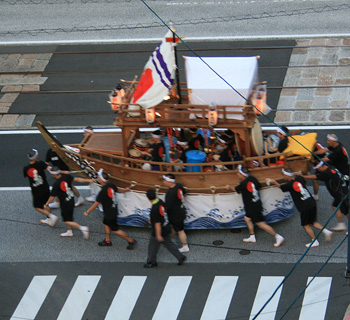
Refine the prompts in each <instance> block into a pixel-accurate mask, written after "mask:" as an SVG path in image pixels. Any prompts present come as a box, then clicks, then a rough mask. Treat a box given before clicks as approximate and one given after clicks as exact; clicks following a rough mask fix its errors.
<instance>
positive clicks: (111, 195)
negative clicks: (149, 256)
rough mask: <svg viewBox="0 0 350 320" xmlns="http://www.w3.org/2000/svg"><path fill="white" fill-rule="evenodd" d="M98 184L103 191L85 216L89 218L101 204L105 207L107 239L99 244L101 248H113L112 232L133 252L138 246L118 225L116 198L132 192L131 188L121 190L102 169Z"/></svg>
mask: <svg viewBox="0 0 350 320" xmlns="http://www.w3.org/2000/svg"><path fill="white" fill-rule="evenodd" d="M97 176H98V178H97V179H98V182H99V183H100V184H101V186H102V188H101V191H100V192H99V193H98V195H97V197H96V201H95V203H94V204H93V205H92V206H91V207H90V208H89V209H88V210H86V211H85V212H84V216H85V217H87V216H88V215H89V213H90V212H92V211H93V210H95V209H96V208H97V207H98V206H99V205H100V204H101V205H102V207H103V226H104V229H105V233H106V237H105V239H104V240H103V241H101V242H99V243H98V245H99V246H100V247H110V246H112V242H111V232H113V233H114V234H116V235H117V236H118V237H120V238H122V239H123V240H125V241H127V242H128V246H127V247H126V248H127V249H128V250H133V249H134V248H135V245H136V240H134V239H132V238H130V237H129V236H128V235H127V233H126V232H124V231H123V230H120V228H119V225H118V221H117V219H118V213H119V211H118V203H117V200H116V198H115V194H116V193H117V192H118V193H124V192H128V191H130V189H129V188H126V189H124V190H120V189H119V188H117V187H116V186H115V185H114V184H113V183H111V182H109V175H108V174H107V173H106V172H103V169H100V170H99V171H98V173H97Z"/></svg>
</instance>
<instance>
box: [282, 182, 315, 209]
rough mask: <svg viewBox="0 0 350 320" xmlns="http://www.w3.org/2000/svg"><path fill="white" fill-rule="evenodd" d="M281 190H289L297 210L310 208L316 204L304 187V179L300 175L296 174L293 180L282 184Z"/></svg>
mask: <svg viewBox="0 0 350 320" xmlns="http://www.w3.org/2000/svg"><path fill="white" fill-rule="evenodd" d="M281 190H282V191H283V192H288V191H289V192H290V195H291V196H292V198H293V201H294V204H295V206H296V207H297V209H298V210H299V211H304V210H305V209H309V208H312V207H314V206H315V205H316V201H315V199H314V198H313V197H312V196H311V194H310V191H309V190H308V189H307V188H306V181H305V179H304V178H303V177H301V176H296V177H295V179H294V180H291V181H288V182H287V183H284V184H282V185H281Z"/></svg>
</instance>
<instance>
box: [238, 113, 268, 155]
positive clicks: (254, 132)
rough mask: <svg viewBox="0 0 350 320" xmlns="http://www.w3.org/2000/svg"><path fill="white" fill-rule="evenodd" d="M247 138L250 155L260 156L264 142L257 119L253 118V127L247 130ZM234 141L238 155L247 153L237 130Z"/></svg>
mask: <svg viewBox="0 0 350 320" xmlns="http://www.w3.org/2000/svg"><path fill="white" fill-rule="evenodd" d="M249 139H250V146H251V150H250V154H251V156H261V155H262V154H263V147H264V144H263V134H262V131H261V126H260V122H259V120H255V122H254V125H253V127H252V128H251V129H250V130H249ZM235 141H236V146H237V150H238V153H239V154H240V155H247V151H246V146H245V141H244V140H243V139H242V137H241V136H240V135H239V134H238V133H237V132H235Z"/></svg>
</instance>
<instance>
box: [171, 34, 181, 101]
mask: <svg viewBox="0 0 350 320" xmlns="http://www.w3.org/2000/svg"><path fill="white" fill-rule="evenodd" d="M171 30H172V33H173V43H175V44H176V43H177V41H176V36H175V32H174V30H173V29H171ZM174 55H175V65H176V70H175V76H176V92H177V95H178V100H177V101H178V103H179V104H181V103H182V98H181V88H180V73H179V66H178V59H177V50H176V45H174Z"/></svg>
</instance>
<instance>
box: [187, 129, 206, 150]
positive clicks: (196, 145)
mask: <svg viewBox="0 0 350 320" xmlns="http://www.w3.org/2000/svg"><path fill="white" fill-rule="evenodd" d="M190 131H191V134H192V138H191V139H190V140H189V141H188V147H189V149H190V150H203V149H204V147H205V140H204V138H203V136H202V135H201V134H199V133H198V132H197V129H196V128H190Z"/></svg>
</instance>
